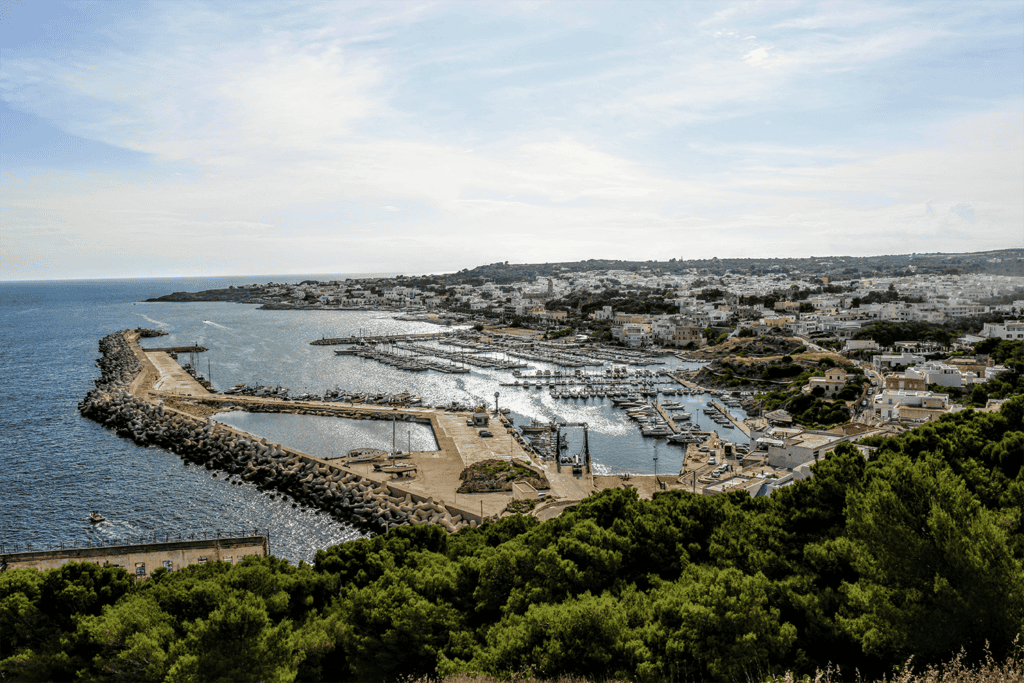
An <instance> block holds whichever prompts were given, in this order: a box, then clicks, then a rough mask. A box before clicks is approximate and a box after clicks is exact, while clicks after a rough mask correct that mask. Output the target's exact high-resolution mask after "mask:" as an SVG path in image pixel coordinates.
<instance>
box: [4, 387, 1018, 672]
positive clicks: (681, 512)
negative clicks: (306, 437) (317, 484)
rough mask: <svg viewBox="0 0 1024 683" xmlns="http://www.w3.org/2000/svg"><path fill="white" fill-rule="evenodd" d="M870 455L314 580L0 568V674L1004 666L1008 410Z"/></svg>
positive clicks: (321, 565) (223, 569)
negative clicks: (758, 485)
mask: <svg viewBox="0 0 1024 683" xmlns="http://www.w3.org/2000/svg"><path fill="white" fill-rule="evenodd" d="M873 445H875V446H876V447H877V449H878V450H877V451H875V452H874V453H873V454H872V456H871V457H870V458H869V459H867V460H866V459H865V458H864V457H863V456H862V455H861V454H860V453H859V452H858V451H857V450H856V449H855V448H854V447H853V446H850V445H847V444H844V445H841V446H840V447H839V448H838V449H836V451H835V452H834V453H833V454H831V455H829V456H828V457H826V458H823V459H822V461H821V462H820V463H819V464H817V465H816V466H815V468H814V476H813V477H812V478H810V479H806V480H803V481H800V482H798V483H795V484H793V485H792V486H789V487H786V488H783V489H780V490H778V491H776V492H775V493H774V495H773V496H771V497H770V498H750V497H749V496H748V495H747V494H745V493H737V494H729V495H719V496H696V495H692V494H689V493H686V492H682V491H674V492H665V493H659V494H657V495H656V496H655V498H654V499H653V500H645V501H642V500H638V499H637V496H636V494H635V492H633V491H630V490H625V489H617V490H609V491H605V492H603V493H601V494H598V495H594V496H592V497H590V498H588V499H587V500H585V501H583V502H581V503H580V504H579V505H577V506H576V507H575V508H571V509H569V510H567V511H566V512H565V513H563V514H562V515H561V516H560V517H558V518H557V519H555V520H552V521H550V522H546V523H544V524H540V523H538V522H537V521H536V520H535V519H533V518H527V517H522V516H512V517H509V518H506V519H504V520H502V521H500V522H497V523H494V524H490V525H487V526H484V527H482V528H479V529H467V530H464V531H462V532H460V533H458V534H455V535H452V536H449V535H447V534H446V533H445V532H444V531H443V530H442V529H440V528H439V527H431V526H420V527H401V528H396V529H393V530H392V531H390V532H389V533H387V534H385V535H381V536H376V537H374V538H370V539H361V540H357V541H352V542H349V543H344V544H341V545H338V546H334V547H332V548H328V549H326V550H323V551H321V552H318V553H317V556H316V562H315V566H312V567H311V566H307V565H303V566H300V567H292V566H288V565H287V564H286V563H284V562H282V561H280V560H277V559H274V558H266V559H256V558H247V559H246V560H244V561H243V562H242V563H240V564H238V565H235V566H231V565H227V564H223V563H212V564H207V565H205V566H193V567H188V568H186V569H185V570H184V571H181V572H176V573H173V574H168V573H166V572H165V571H164V570H162V569H158V570H157V571H156V572H154V574H153V576H152V577H151V578H150V579H148V580H147V581H145V582H143V583H141V584H139V585H135V584H133V583H132V581H131V578H130V577H129V575H128V574H127V573H125V572H124V571H123V570H120V569H115V568H109V567H108V568H101V567H97V566H95V565H89V564H70V565H66V566H64V567H62V568H60V569H55V570H50V571H46V572H36V571H9V572H7V573H5V574H3V575H0V656H2V657H3V659H2V660H0V677H2V678H3V679H4V680H18V681H22V680H72V679H78V680H93V679H107V678H119V679H129V680H164V679H166V680H268V681H269V680H275V681H276V680H291V679H292V678H294V677H296V676H297V677H298V679H299V680H311V681H313V680H330V681H337V680H353V681H366V680H384V679H394V678H395V677H398V676H401V675H425V674H433V673H435V671H436V672H437V673H440V674H442V675H445V674H451V673H453V672H456V671H480V672H487V673H491V674H506V675H507V674H508V673H509V672H533V673H534V674H536V675H539V676H546V677H552V676H556V675H558V674H563V673H567V674H578V675H582V676H587V677H590V678H596V679H599V678H602V677H618V678H622V679H630V680H641V681H663V680H668V679H670V678H671V679H682V680H720V681H736V680H748V678H749V677H763V676H764V675H765V674H766V673H767V672H772V671H780V670H788V669H792V670H796V671H797V672H812V671H814V670H815V669H816V668H825V666H826V665H828V664H832V665H836V664H838V665H840V666H841V667H842V670H843V671H846V672H852V671H853V670H854V669H857V670H858V671H859V672H860V674H862V675H864V676H878V675H879V674H881V673H886V672H891V671H892V667H893V666H896V665H900V664H902V663H903V662H905V661H906V659H907V658H908V657H909V656H911V655H913V656H914V661H915V664H916V665H917V666H919V667H920V666H922V665H924V664H927V663H929V662H935V661H940V660H944V659H948V658H950V657H951V656H952V655H953V654H954V653H956V652H958V651H959V650H960V648H963V649H964V651H965V652H966V654H967V657H968V658H971V659H975V660H976V659H977V658H979V657H981V656H982V654H983V652H984V648H985V646H986V643H988V644H989V645H990V646H991V649H992V652H993V654H994V655H995V656H996V658H997V659H998V658H1000V657H1002V656H1003V655H1005V654H1006V652H1007V651H1008V650H1009V649H1010V647H1011V643H1012V641H1013V639H1014V636H1015V635H1016V634H1017V633H1018V631H1019V630H1020V629H1021V624H1022V623H1024V569H1022V561H1024V530H1022V528H1021V512H1022V509H1024V474H1022V472H1024V468H1022V465H1024V396H1016V397H1014V398H1012V399H1011V400H1009V401H1007V402H1006V403H1005V404H1004V405H1003V407H1002V409H1001V410H1000V412H997V413H978V412H975V411H973V410H966V411H963V412H960V413H955V414H950V415H946V416H944V417H943V418H942V419H941V420H939V421H937V422H936V423H932V424H927V425H925V426H923V427H920V428H918V429H915V430H913V431H911V432H908V433H907V434H904V435H901V436H898V437H890V438H885V439H877V440H875V441H874V442H873Z"/></svg>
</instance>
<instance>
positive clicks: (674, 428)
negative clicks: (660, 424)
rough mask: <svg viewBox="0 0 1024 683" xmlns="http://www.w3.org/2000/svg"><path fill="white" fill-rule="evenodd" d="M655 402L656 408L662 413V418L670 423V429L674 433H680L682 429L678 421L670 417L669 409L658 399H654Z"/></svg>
mask: <svg viewBox="0 0 1024 683" xmlns="http://www.w3.org/2000/svg"><path fill="white" fill-rule="evenodd" d="M653 403H654V409H655V410H657V411H658V414H659V415H661V418H662V419H663V420H665V422H667V423H668V426H669V429H671V430H672V433H673V434H678V433H679V432H680V431H681V430H680V429H679V427H678V426H677V425H676V421H675V420H673V419H672V418H671V417H669V414H668V411H667V410H665V408H664V407H663V406H662V405H661V404H660V403H658V402H657V401H654V402H653Z"/></svg>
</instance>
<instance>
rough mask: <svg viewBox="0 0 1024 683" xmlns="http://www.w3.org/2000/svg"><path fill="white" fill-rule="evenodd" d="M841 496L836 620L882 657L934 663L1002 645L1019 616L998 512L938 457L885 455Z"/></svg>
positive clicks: (1021, 602) (1019, 578) (1021, 583)
mask: <svg viewBox="0 0 1024 683" xmlns="http://www.w3.org/2000/svg"><path fill="white" fill-rule="evenodd" d="M867 479H868V483H867V486H866V489H865V490H864V492H863V494H861V495H857V496H852V495H851V496H850V498H849V500H848V503H847V505H848V523H847V524H848V536H849V540H850V546H849V556H850V558H851V561H852V564H853V567H854V568H855V569H856V571H857V572H858V574H859V576H860V578H859V579H858V580H857V581H856V582H851V583H846V584H845V585H844V586H843V592H844V593H845V595H846V598H847V600H848V602H847V606H846V609H845V610H844V611H843V612H842V613H841V615H840V619H839V622H840V625H841V627H842V628H843V629H844V630H846V632H848V633H849V634H850V635H851V636H853V637H854V638H855V639H856V640H857V641H858V642H859V643H861V646H862V647H863V648H864V651H865V652H866V653H869V654H872V655H876V656H878V657H880V658H883V659H884V660H886V661H902V660H903V659H905V658H906V657H909V656H910V655H914V656H916V657H918V658H920V659H921V660H924V661H935V660H937V659H939V658H941V657H943V656H947V655H948V653H950V652H953V651H956V650H957V649H959V648H960V647H964V648H965V649H966V650H967V652H968V653H969V654H970V655H972V656H977V655H980V654H981V652H982V649H983V648H984V645H985V642H986V641H987V640H997V641H998V642H1001V643H1008V642H1009V641H1010V640H1012V638H1013V636H1014V634H1015V633H1016V632H1017V631H1018V630H1019V628H1020V625H1021V623H1022V621H1024V572H1022V570H1021V565H1020V561H1019V560H1017V559H1015V558H1014V557H1013V556H1012V553H1011V551H1010V547H1009V544H1008V539H1007V534H1006V532H1005V531H1004V530H1003V528H1002V527H1001V525H1000V524H999V520H998V517H997V516H996V515H995V514H994V513H993V512H992V511H990V510H987V509H986V508H984V507H983V506H982V505H981V504H980V502H979V501H978V499H977V498H976V497H975V496H974V495H972V494H971V492H970V491H968V489H967V487H966V486H965V485H964V482H963V480H962V479H960V478H959V477H957V476H956V475H955V474H954V473H953V472H952V471H951V470H950V469H949V467H948V466H946V465H945V464H944V463H943V462H942V459H941V458H940V457H939V456H935V455H931V456H929V457H926V458H924V459H921V460H918V461H916V462H912V461H911V460H910V459H909V458H907V457H906V456H904V455H899V454H891V453H885V454H883V456H881V457H880V458H879V460H877V461H876V462H873V463H871V465H870V467H869V469H868V476H867Z"/></svg>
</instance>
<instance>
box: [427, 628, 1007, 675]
mask: <svg viewBox="0 0 1024 683" xmlns="http://www.w3.org/2000/svg"><path fill="white" fill-rule="evenodd" d="M755 680H757V681H760V682H761V683H847V681H855V682H856V683H1022V682H1024V643H1022V642H1021V640H1020V637H1019V636H1018V638H1017V640H1016V641H1014V646H1013V650H1012V652H1011V653H1010V655H1009V656H1008V657H1007V658H1006V660H1005V661H1003V662H997V661H995V660H994V659H993V658H992V656H991V654H986V657H985V661H984V662H981V663H980V664H978V665H976V666H970V665H968V664H967V663H965V661H964V653H963V652H962V651H961V653H960V654H958V655H957V656H956V657H954V658H953V659H951V660H950V661H949V662H946V663H945V664H942V665H940V666H929V667H925V668H924V669H923V670H921V671H916V670H914V667H913V660H912V659H911V660H907V662H906V663H905V664H904V665H903V666H902V667H901V670H900V671H898V672H896V673H895V674H894V675H893V677H892V678H888V677H882V678H880V679H875V680H873V681H872V680H869V679H865V678H862V677H861V676H860V674H859V673H857V672H853V674H852V675H851V674H850V673H847V672H842V671H840V670H839V669H826V670H825V671H818V672H816V673H815V674H814V675H813V676H796V675H794V674H793V673H786V674H783V675H768V676H764V677H763V678H760V679H750V681H749V682H748V683H753V682H754V681H755ZM508 681H510V682H511V683H590V679H586V678H582V677H579V676H560V677H559V678H556V679H538V678H535V677H534V676H532V675H528V674H522V675H518V676H517V675H513V676H512V678H510V679H508ZM508 681H503V680H502V679H498V678H494V677H493V676H484V675H479V676H477V675H473V674H457V675H455V676H449V677H447V678H444V679H442V680H441V681H436V680H432V679H428V678H421V679H418V680H416V681H410V682H409V683H508ZM602 683H616V682H615V681H609V680H604V679H602Z"/></svg>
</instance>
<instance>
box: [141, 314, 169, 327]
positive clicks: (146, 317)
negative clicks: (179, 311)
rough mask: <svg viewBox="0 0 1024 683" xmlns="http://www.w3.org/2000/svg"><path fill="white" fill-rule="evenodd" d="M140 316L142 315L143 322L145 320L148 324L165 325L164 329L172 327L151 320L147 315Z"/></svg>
mask: <svg viewBox="0 0 1024 683" xmlns="http://www.w3.org/2000/svg"><path fill="white" fill-rule="evenodd" d="M139 315H140V316H141V317H142V319H143V320H145V321H146V322H150V323H153V324H154V325H163V326H164V327H170V325H168V324H167V323H165V322H162V321H160V320H153V319H152V318H150V317H149V316H148V315H146V314H145V313H139Z"/></svg>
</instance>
